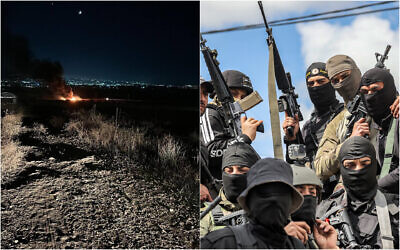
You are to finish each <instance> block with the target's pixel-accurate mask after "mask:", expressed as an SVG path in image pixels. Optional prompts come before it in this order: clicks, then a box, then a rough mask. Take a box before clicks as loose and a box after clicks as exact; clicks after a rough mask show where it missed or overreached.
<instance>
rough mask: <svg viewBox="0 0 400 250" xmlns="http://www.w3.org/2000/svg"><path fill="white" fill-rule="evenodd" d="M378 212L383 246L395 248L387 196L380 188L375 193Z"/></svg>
mask: <svg viewBox="0 0 400 250" xmlns="http://www.w3.org/2000/svg"><path fill="white" fill-rule="evenodd" d="M375 205H376V212H377V214H378V222H379V229H380V232H381V240H382V248H384V249H393V240H394V238H393V235H392V228H391V224H390V217H389V210H388V206H387V203H386V198H385V196H384V195H383V194H382V193H381V192H380V191H379V190H378V191H377V192H376V195H375Z"/></svg>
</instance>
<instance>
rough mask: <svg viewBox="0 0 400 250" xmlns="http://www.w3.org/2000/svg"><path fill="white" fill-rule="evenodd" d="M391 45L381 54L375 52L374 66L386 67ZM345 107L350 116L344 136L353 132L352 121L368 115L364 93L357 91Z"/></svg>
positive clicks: (354, 121) (348, 135)
mask: <svg viewBox="0 0 400 250" xmlns="http://www.w3.org/2000/svg"><path fill="white" fill-rule="evenodd" d="M391 47H392V46H391V45H389V44H388V45H387V46H386V49H385V52H384V53H383V55H381V54H379V53H377V52H375V57H376V64H375V67H376V68H381V69H386V66H385V60H386V59H388V54H389V51H390V48H391ZM346 109H347V110H348V111H349V112H350V114H351V116H349V117H348V118H347V119H348V120H349V123H348V124H347V131H346V138H348V137H350V135H351V133H352V132H353V127H354V123H356V122H357V121H358V120H360V119H361V118H366V117H367V115H368V110H367V108H366V106H365V99H364V95H363V94H361V93H358V94H357V95H356V96H355V97H354V98H353V100H352V101H350V102H349V103H348V104H347V105H346ZM365 137H366V138H369V136H368V135H365Z"/></svg>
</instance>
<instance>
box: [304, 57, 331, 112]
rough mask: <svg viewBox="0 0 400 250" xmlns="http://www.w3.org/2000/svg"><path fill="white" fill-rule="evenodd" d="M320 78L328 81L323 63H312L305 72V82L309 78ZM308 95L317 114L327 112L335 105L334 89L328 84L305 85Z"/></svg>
mask: <svg viewBox="0 0 400 250" xmlns="http://www.w3.org/2000/svg"><path fill="white" fill-rule="evenodd" d="M314 76H322V77H326V78H327V79H328V80H329V78H328V72H327V71H326V65H325V63H323V62H315V63H312V64H311V65H310V66H309V67H308V68H307V71H306V82H308V79H309V78H310V77H314ZM307 89H308V94H309V96H310V99H311V102H312V103H313V104H314V107H315V109H316V110H317V112H318V113H320V114H323V113H325V112H326V111H328V110H329V107H330V106H331V105H333V104H335V103H337V102H338V101H337V99H336V95H335V89H334V88H333V87H332V85H331V84H330V83H329V82H328V83H326V84H324V85H321V86H315V87H310V86H308V84H307Z"/></svg>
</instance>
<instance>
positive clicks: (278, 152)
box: [268, 43, 283, 160]
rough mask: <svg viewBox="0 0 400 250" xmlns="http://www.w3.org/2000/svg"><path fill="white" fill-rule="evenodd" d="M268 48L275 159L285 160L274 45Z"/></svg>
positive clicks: (269, 93)
mask: <svg viewBox="0 0 400 250" xmlns="http://www.w3.org/2000/svg"><path fill="white" fill-rule="evenodd" d="M268 48H269V62H268V102H269V116H270V120H271V132H272V142H273V145H274V157H275V158H278V159H281V160H283V150H282V140H281V127H280V124H279V110H278V102H277V98H276V85H275V67H274V50H273V46H272V43H271V45H269V46H268Z"/></svg>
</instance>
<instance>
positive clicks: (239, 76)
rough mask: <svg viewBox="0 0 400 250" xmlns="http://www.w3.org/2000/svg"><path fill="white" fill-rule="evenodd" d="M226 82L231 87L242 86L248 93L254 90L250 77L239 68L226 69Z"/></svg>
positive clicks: (223, 73) (224, 74) (224, 73)
mask: <svg viewBox="0 0 400 250" xmlns="http://www.w3.org/2000/svg"><path fill="white" fill-rule="evenodd" d="M222 75H223V76H224V79H225V82H226V84H227V85H228V87H229V88H240V89H244V90H245V91H246V92H247V94H248V95H249V94H251V93H252V92H253V85H252V84H251V81H250V78H249V77H248V76H246V75H245V74H243V73H242V72H240V71H237V70H225V71H224V72H222Z"/></svg>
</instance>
